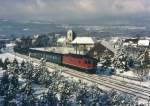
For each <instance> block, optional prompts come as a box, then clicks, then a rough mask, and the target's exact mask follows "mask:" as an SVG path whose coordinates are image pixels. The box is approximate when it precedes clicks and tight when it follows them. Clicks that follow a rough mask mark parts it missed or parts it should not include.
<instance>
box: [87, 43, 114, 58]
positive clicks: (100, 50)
mask: <svg viewBox="0 0 150 106" xmlns="http://www.w3.org/2000/svg"><path fill="white" fill-rule="evenodd" d="M106 50H107V51H108V53H109V54H111V55H114V53H113V52H112V51H111V50H110V49H108V48H107V47H105V46H104V45H102V44H101V43H96V44H95V46H94V47H93V48H92V49H91V50H90V51H89V52H88V54H89V55H93V54H94V52H95V51H96V52H97V53H104V52H105V51H106Z"/></svg>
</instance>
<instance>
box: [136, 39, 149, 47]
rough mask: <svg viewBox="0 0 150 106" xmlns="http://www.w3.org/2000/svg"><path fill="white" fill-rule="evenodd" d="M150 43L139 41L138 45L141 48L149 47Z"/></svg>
mask: <svg viewBox="0 0 150 106" xmlns="http://www.w3.org/2000/svg"><path fill="white" fill-rule="evenodd" d="M149 44H150V41H149V40H139V41H138V45H139V46H149Z"/></svg>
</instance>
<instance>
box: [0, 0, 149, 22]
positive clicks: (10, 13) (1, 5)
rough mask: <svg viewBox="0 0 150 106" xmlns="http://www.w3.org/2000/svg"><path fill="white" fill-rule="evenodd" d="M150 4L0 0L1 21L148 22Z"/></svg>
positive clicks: (131, 0) (113, 0) (142, 1)
mask: <svg viewBox="0 0 150 106" xmlns="http://www.w3.org/2000/svg"><path fill="white" fill-rule="evenodd" d="M148 14H150V0H0V18H9V19H22V20H24V19H41V20H50V21H54V22H73V21H83V20H84V21H85V20H86V21H87V22H88V21H90V20H94V19H99V18H102V17H103V18H104V17H106V18H108V19H110V18H112V17H120V18H122V17H137V16H138V17H142V16H146V17H148V18H149V15H148Z"/></svg>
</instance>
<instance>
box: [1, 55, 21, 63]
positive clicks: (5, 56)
mask: <svg viewBox="0 0 150 106" xmlns="http://www.w3.org/2000/svg"><path fill="white" fill-rule="evenodd" d="M0 58H1V59H2V60H3V61H4V60H5V59H6V58H9V60H10V61H13V60H14V59H15V58H16V59H17V60H18V62H22V61H23V60H24V59H23V58H20V57H18V56H15V55H14V54H12V53H2V54H0Z"/></svg>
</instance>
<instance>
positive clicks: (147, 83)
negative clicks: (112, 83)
mask: <svg viewBox="0 0 150 106" xmlns="http://www.w3.org/2000/svg"><path fill="white" fill-rule="evenodd" d="M119 71H121V70H118V72H117V74H120V75H121V76H127V77H131V78H133V77H134V78H135V77H137V76H136V75H135V74H134V73H133V71H132V70H130V71H127V72H123V73H119ZM112 77H113V78H116V79H121V80H124V81H127V82H131V83H135V84H139V86H140V85H142V86H146V87H150V73H149V75H148V76H147V77H146V76H145V77H144V79H145V81H143V82H140V81H136V80H130V79H127V78H125V77H124V78H123V77H119V76H112ZM148 77H149V78H148ZM137 78H138V77H137ZM146 78H147V80H146Z"/></svg>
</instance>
